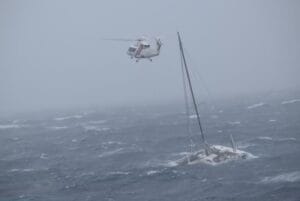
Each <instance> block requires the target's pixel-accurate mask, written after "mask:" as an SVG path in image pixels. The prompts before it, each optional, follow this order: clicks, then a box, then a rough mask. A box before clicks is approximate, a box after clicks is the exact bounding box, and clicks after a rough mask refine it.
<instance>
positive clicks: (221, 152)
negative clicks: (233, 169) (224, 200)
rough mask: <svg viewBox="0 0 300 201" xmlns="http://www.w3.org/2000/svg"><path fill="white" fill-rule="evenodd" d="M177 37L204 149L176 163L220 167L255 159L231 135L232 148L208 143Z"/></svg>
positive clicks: (186, 95) (180, 41)
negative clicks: (239, 160)
mask: <svg viewBox="0 0 300 201" xmlns="http://www.w3.org/2000/svg"><path fill="white" fill-rule="evenodd" d="M177 37H178V43H179V50H180V57H181V67H182V76H183V83H184V89H185V90H184V91H185V101H186V104H187V97H188V94H187V93H189V95H190V96H191V98H192V102H193V109H194V112H195V114H196V120H197V124H198V128H199V133H200V138H201V143H202V148H203V149H200V150H196V151H194V150H191V151H190V152H189V153H188V154H187V155H186V156H185V157H184V158H181V159H179V160H177V161H176V163H177V164H179V165H184V164H195V163H206V164H210V165H218V164H221V163H225V162H228V161H232V160H237V159H248V158H253V155H252V154H250V153H248V152H245V151H242V150H238V149H237V147H236V143H235V141H234V139H233V136H232V135H230V141H231V147H226V146H222V145H211V144H209V143H207V141H206V136H205V134H204V131H203V127H202V123H201V119H200V115H199V110H198V106H197V102H196V98H195V94H194V89H193V85H192V81H191V76H190V71H189V68H188V66H187V61H186V57H185V54H184V50H183V44H182V40H181V37H180V34H179V32H177ZM187 107H188V106H187Z"/></svg>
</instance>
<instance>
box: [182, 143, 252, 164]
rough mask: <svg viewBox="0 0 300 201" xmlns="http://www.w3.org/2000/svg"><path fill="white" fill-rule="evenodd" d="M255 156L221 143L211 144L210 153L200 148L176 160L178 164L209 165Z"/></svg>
mask: <svg viewBox="0 0 300 201" xmlns="http://www.w3.org/2000/svg"><path fill="white" fill-rule="evenodd" d="M251 158H255V156H253V155H252V154H250V153H248V152H245V151H241V150H236V151H234V150H233V149H232V148H231V147H225V146H221V145H211V146H210V151H209V154H208V155H206V154H205V150H198V151H195V152H191V153H189V154H187V155H186V156H185V157H184V158H181V159H179V160H177V161H176V163H177V164H178V165H192V164H197V163H205V164H209V165H219V164H223V163H226V162H229V161H233V160H246V159H251Z"/></svg>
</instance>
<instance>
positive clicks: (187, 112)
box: [180, 55, 194, 152]
mask: <svg viewBox="0 0 300 201" xmlns="http://www.w3.org/2000/svg"><path fill="white" fill-rule="evenodd" d="M180 63H181V75H182V83H183V91H184V103H185V113H186V121H187V128H186V129H187V132H188V134H189V137H190V151H191V152H193V146H194V141H193V139H192V132H191V121H190V109H189V107H190V106H189V97H188V91H187V83H186V82H187V80H186V79H187V78H186V76H185V73H184V64H183V59H182V56H181V55H180Z"/></svg>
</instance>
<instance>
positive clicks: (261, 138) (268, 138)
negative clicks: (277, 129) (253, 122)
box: [257, 136, 273, 140]
mask: <svg viewBox="0 0 300 201" xmlns="http://www.w3.org/2000/svg"><path fill="white" fill-rule="evenodd" d="M257 139H260V140H273V138H271V137H267V136H261V137H258V138H257Z"/></svg>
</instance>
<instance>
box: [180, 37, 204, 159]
mask: <svg viewBox="0 0 300 201" xmlns="http://www.w3.org/2000/svg"><path fill="white" fill-rule="evenodd" d="M177 36H178V41H179V48H180V53H181V56H182V59H183V63H184V67H185V72H186V76H187V80H188V83H189V88H190V92H191V96H192V99H193V103H194V108H195V112H196V115H197V121H198V125H199V129H200V134H201V138H202V143H203V144H204V145H207V143H206V140H205V136H204V133H203V129H202V125H201V121H200V116H199V112H198V107H197V104H196V99H195V95H194V91H193V87H192V83H191V78H190V74H189V70H188V68H187V63H186V59H185V56H184V52H183V48H182V42H181V39H180V35H179V32H177ZM206 155H208V152H207V150H206Z"/></svg>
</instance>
